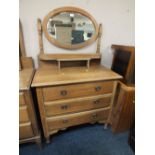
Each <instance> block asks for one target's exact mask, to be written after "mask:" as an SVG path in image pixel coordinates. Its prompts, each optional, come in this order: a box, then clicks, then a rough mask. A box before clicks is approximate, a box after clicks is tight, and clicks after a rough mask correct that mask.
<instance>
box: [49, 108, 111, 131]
mask: <svg viewBox="0 0 155 155" xmlns="http://www.w3.org/2000/svg"><path fill="white" fill-rule="evenodd" d="M109 110H110V108H101V109H97V110H91V111H86V112H79V113H75V114H68V115H63V116H55V117H48V118H46V120H47V124H48V129H49V131H51V130H56V129H63V128H66V127H69V126H74V125H79V124H84V123H89V122H96V121H99V120H105V121H106V120H107V118H108V115H109Z"/></svg>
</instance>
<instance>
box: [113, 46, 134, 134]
mask: <svg viewBox="0 0 155 155" xmlns="http://www.w3.org/2000/svg"><path fill="white" fill-rule="evenodd" d="M112 48H113V49H114V58H113V63H112V70H113V71H115V72H117V73H119V74H121V75H122V76H123V80H121V81H122V82H119V85H118V87H117V95H116V98H115V104H114V107H113V112H112V124H113V125H112V130H113V132H116V133H118V132H124V131H127V130H129V129H130V128H131V125H132V123H133V121H134V116H135V99H134V98H135V47H134V46H123V45H112Z"/></svg>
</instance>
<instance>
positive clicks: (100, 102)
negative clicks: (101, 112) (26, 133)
mask: <svg viewBox="0 0 155 155" xmlns="http://www.w3.org/2000/svg"><path fill="white" fill-rule="evenodd" d="M110 101H111V94H108V95H98V96H92V97H84V98H76V99H65V100H57V101H52V102H45V103H44V104H45V111H46V115H47V116H53V115H59V114H66V113H70V112H80V111H84V110H91V109H97V108H103V107H107V106H109V105H110Z"/></svg>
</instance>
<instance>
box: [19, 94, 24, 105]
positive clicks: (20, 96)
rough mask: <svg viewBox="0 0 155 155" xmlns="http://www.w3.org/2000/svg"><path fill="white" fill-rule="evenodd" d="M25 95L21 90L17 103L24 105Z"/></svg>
mask: <svg viewBox="0 0 155 155" xmlns="http://www.w3.org/2000/svg"><path fill="white" fill-rule="evenodd" d="M25 104H26V103H25V96H24V93H23V92H20V93H19V105H25Z"/></svg>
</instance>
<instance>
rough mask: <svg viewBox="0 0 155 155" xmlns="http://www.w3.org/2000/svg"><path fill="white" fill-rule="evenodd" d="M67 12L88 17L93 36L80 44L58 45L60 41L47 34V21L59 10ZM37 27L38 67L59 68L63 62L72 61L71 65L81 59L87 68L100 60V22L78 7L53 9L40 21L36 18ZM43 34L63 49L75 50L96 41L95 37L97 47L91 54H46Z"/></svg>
mask: <svg viewBox="0 0 155 155" xmlns="http://www.w3.org/2000/svg"><path fill="white" fill-rule="evenodd" d="M63 11H66V12H69V11H73V12H78V13H80V14H82V15H84V16H86V17H88V18H89V19H90V20H91V21H92V22H93V24H94V27H95V32H96V33H95V34H94V35H93V37H92V38H91V39H89V40H87V41H86V42H84V43H82V44H77V45H70V46H69V45H66V46H63V45H60V43H58V42H56V40H55V39H53V38H52V37H50V36H49V34H48V32H47V22H48V20H49V18H50V17H52V16H54V15H56V14H58V13H60V12H63ZM37 29H38V40H39V51H40V52H39V56H38V58H39V65H40V67H42V66H46V67H47V66H49V65H50V66H54V67H58V68H59V69H60V68H61V67H62V66H64V65H63V64H64V63H68V62H72V63H71V64H72V65H73V63H78V62H79V61H81V63H80V64H85V65H86V66H87V68H89V67H90V65H94V64H96V63H97V64H99V63H100V60H101V54H100V46H101V36H102V24H99V26H98V24H97V22H96V20H95V19H94V18H93V17H92V16H91V15H90V14H89V13H87V12H86V11H84V10H82V9H79V8H75V7H63V8H58V9H55V10H53V11H51V12H50V13H49V14H48V15H47V16H45V18H44V20H43V22H41V20H40V19H39V18H38V19H37ZM43 34H44V35H45V37H46V38H47V40H48V41H49V42H50V43H53V44H54V45H56V46H58V47H61V48H65V49H70V50H75V49H79V48H82V47H86V46H88V45H90V44H92V43H93V42H95V41H96V39H97V49H96V53H93V54H90V53H89V54H75V53H74V54H46V53H45V52H44V47H43Z"/></svg>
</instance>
